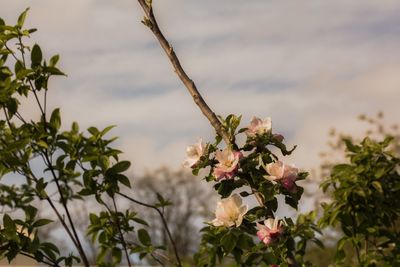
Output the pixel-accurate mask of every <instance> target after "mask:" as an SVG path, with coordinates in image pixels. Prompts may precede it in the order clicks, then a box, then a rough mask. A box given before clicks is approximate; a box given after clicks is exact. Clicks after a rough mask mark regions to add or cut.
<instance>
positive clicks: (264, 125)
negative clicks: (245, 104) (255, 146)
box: [246, 116, 272, 137]
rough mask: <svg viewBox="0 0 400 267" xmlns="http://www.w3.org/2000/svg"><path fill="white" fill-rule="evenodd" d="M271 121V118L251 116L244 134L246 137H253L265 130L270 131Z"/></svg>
mask: <svg viewBox="0 0 400 267" xmlns="http://www.w3.org/2000/svg"><path fill="white" fill-rule="evenodd" d="M271 129H272V121H271V118H266V119H264V120H262V119H260V118H258V117H255V116H253V118H252V119H251V121H250V125H249V126H248V127H247V130H246V135H247V136H248V137H254V136H256V135H262V134H264V133H266V132H269V131H271Z"/></svg>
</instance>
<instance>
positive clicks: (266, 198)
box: [184, 115, 304, 249]
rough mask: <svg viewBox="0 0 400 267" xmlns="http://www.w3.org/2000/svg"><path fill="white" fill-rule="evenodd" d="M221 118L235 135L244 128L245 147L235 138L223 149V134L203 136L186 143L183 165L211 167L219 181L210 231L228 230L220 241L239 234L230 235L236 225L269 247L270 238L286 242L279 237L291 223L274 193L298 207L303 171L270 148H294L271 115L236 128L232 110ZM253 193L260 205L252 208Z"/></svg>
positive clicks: (209, 178) (237, 120)
mask: <svg viewBox="0 0 400 267" xmlns="http://www.w3.org/2000/svg"><path fill="white" fill-rule="evenodd" d="M222 124H223V125H224V128H225V130H226V131H227V132H228V133H230V134H231V135H232V136H236V135H238V134H240V133H244V134H245V135H246V142H245V144H244V145H243V146H242V147H240V146H238V145H237V144H235V143H234V144H227V145H228V146H227V147H225V148H223V149H221V148H219V143H220V141H221V139H220V138H218V137H217V138H216V142H215V143H207V144H204V143H203V142H202V140H201V139H200V140H199V141H198V142H197V143H196V144H194V145H191V146H188V147H187V150H186V152H187V158H186V159H185V162H184V166H186V167H190V168H192V169H193V173H195V174H197V173H198V171H199V169H202V168H206V167H209V168H210V169H209V175H208V176H207V177H206V180H207V181H213V182H215V185H214V188H215V189H216V190H217V192H218V193H219V194H220V195H221V197H222V199H221V200H220V201H218V203H217V206H216V209H215V219H213V220H212V221H210V222H209V225H210V227H211V228H209V231H211V232H212V231H213V230H212V229H220V230H219V231H225V230H227V231H228V232H226V234H225V235H226V238H224V239H223V241H221V242H228V241H227V240H234V239H235V238H236V237H229V238H228V236H229V235H230V234H233V233H238V232H237V231H242V230H244V231H245V232H247V233H250V232H253V233H257V237H258V238H259V240H260V241H261V242H262V243H264V244H265V249H269V248H270V247H271V246H270V245H271V244H273V243H281V242H278V241H279V240H281V239H283V238H281V237H282V236H283V233H284V232H285V229H286V226H284V225H285V224H286V223H285V222H286V219H285V221H283V220H279V219H274V218H275V215H274V213H275V212H276V210H277V198H276V196H275V195H276V194H283V195H284V196H285V201H286V203H288V204H289V205H291V206H292V207H294V208H296V207H297V203H298V199H299V198H300V196H301V193H302V188H300V187H298V186H297V185H296V181H297V180H300V179H301V177H304V176H302V175H303V174H301V173H300V172H299V170H298V169H297V168H295V167H294V166H292V165H288V164H285V163H283V162H282V161H280V160H278V157H277V156H276V155H275V154H274V153H273V152H271V149H269V148H268V146H274V147H276V148H278V149H279V150H280V151H281V152H282V154H283V155H284V156H285V155H289V154H290V153H291V152H292V151H293V149H292V150H290V151H288V150H286V146H285V145H284V144H283V143H282V142H283V140H284V137H283V136H282V135H280V134H276V133H273V131H272V121H271V118H265V119H261V118H258V117H252V119H251V121H250V123H249V125H248V126H247V127H245V128H242V129H239V130H238V131H236V128H237V127H238V125H239V124H240V117H236V116H234V115H229V116H228V117H227V118H226V120H222ZM232 139H235V138H232ZM244 186H247V187H249V188H250V189H251V191H250V193H249V191H239V190H240V189H241V188H242V187H244ZM237 191H239V192H237ZM239 193H240V194H239ZM250 195H256V197H257V200H258V202H259V204H260V206H261V207H255V208H253V209H249V207H248V205H246V204H245V201H244V200H243V199H242V197H246V196H250ZM241 196H242V197H241ZM224 229H225V230H224ZM239 229H240V230H239ZM245 229H247V230H245ZM216 231H217V230H216ZM288 231H289V230H288ZM213 233H214V232H213ZM218 233H219V232H215V233H214V234H218ZM233 235H235V234H233ZM236 235H237V236H238V235H240V234H236ZM285 238H286V237H285ZM284 242H285V241H284V240H282V243H284ZM225 246H226V244H225ZM226 247H229V245H228V246H226Z"/></svg>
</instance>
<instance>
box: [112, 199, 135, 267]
mask: <svg viewBox="0 0 400 267" xmlns="http://www.w3.org/2000/svg"><path fill="white" fill-rule="evenodd" d="M112 201H113V205H114V210H115V220H116V223H117V228H118V232H119V235H120V237H121V244H122V247H123V248H124V251H125V256H126V260H127V262H128V265H129V267H131V266H132V264H131V260H130V259H129V254H128V249H127V248H126V242H125V239H124V235H123V234H122V229H121V224H120V223H119V218H118V209H117V204H116V203H115V197H114V196H112Z"/></svg>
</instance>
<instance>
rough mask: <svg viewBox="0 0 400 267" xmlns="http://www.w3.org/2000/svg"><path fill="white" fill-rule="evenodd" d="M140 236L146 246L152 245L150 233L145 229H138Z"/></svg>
mask: <svg viewBox="0 0 400 267" xmlns="http://www.w3.org/2000/svg"><path fill="white" fill-rule="evenodd" d="M138 238H139V241H140V242H141V243H142V244H143V245H145V246H150V245H151V238H150V235H149V233H148V232H147V231H146V230H145V229H139V231H138Z"/></svg>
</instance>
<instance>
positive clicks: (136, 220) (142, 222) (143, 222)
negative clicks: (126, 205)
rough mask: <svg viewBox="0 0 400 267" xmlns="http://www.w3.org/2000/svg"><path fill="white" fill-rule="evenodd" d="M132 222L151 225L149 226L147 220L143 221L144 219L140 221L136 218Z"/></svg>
mask: <svg viewBox="0 0 400 267" xmlns="http://www.w3.org/2000/svg"><path fill="white" fill-rule="evenodd" d="M132 220H133V221H135V222H137V223H140V224H143V225H146V226H149V224H148V223H147V222H146V221H145V220H142V219H140V218H136V217H134V218H132Z"/></svg>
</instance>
